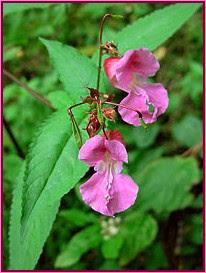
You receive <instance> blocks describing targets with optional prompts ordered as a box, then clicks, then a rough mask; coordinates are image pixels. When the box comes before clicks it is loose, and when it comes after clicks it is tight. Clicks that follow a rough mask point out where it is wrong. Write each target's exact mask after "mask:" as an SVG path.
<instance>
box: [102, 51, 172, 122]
mask: <svg viewBox="0 0 206 273" xmlns="http://www.w3.org/2000/svg"><path fill="white" fill-rule="evenodd" d="M159 67H160V66H159V63H158V61H157V60H156V58H155V57H154V55H153V54H152V53H151V52H150V51H149V50H148V49H147V48H141V49H138V50H128V51H127V52H126V53H125V54H124V55H123V57H120V58H119V57H110V58H107V59H106V60H105V62H104V68H105V72H106V74H107V77H108V78H109V80H110V82H111V84H112V85H113V86H114V87H116V88H119V89H121V90H123V91H125V92H127V93H128V95H127V97H125V98H124V99H123V100H122V101H121V103H120V105H125V106H127V107H131V108H133V109H136V110H138V111H140V112H141V113H142V115H143V119H144V121H145V122H146V123H152V122H154V121H156V119H157V117H158V116H159V115H160V114H162V113H164V112H165V111H166V109H167V107H168V94H167V90H166V89H165V88H164V87H163V85H162V84H160V83H157V84H149V83H148V82H147V78H148V77H150V76H154V75H155V73H156V72H157V70H158V69H159ZM118 110H119V113H120V115H121V116H122V119H123V120H124V121H126V122H127V123H129V124H133V125H136V126H139V125H140V124H141V123H140V120H139V115H138V114H137V113H135V112H134V111H131V110H128V109H125V108H123V107H121V106H119V109H118Z"/></svg>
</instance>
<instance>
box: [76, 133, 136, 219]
mask: <svg viewBox="0 0 206 273" xmlns="http://www.w3.org/2000/svg"><path fill="white" fill-rule="evenodd" d="M108 135H109V134H108ZM110 135H112V134H110ZM114 136H115V134H113V137H111V138H110V139H106V137H105V136H100V135H97V136H94V137H92V138H90V139H89V140H87V141H86V143H85V144H84V145H83V146H82V147H81V149H80V151H79V159H80V160H83V161H84V162H85V163H87V164H88V165H89V166H91V167H92V166H94V169H95V171H96V173H95V174H93V176H92V177H91V178H90V179H89V180H88V181H87V182H86V183H84V184H82V185H81V186H80V192H81V195H82V198H83V200H84V202H85V203H87V204H88V205H89V206H91V208H92V209H93V210H95V211H98V212H100V213H101V214H104V215H107V216H113V215H114V214H116V213H118V212H121V211H124V210H126V209H128V208H129V207H130V206H131V205H133V204H134V202H135V200H136V197H137V193H138V186H137V184H136V183H135V182H134V181H133V180H132V178H131V177H130V176H128V175H125V174H121V171H122V164H123V162H128V155H127V151H126V149H125V146H124V145H123V143H122V142H121V139H120V138H119V137H117V138H116V139H114Z"/></svg>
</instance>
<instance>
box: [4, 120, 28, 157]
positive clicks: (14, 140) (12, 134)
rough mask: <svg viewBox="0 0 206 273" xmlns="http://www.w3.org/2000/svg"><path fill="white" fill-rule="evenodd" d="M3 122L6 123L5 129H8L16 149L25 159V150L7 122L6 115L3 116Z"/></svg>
mask: <svg viewBox="0 0 206 273" xmlns="http://www.w3.org/2000/svg"><path fill="white" fill-rule="evenodd" d="M3 123H4V127H5V129H6V131H7V133H8V135H9V137H10V139H11V141H12V143H13V145H14V147H15V149H16V152H17V154H18V155H19V156H20V157H21V158H22V159H24V158H25V155H24V152H23V150H22V149H21V147H20V145H19V143H18V141H17V139H16V137H15V135H14V133H13V131H12V129H11V127H10V125H9V123H8V122H7V120H6V119H5V117H4V116H3Z"/></svg>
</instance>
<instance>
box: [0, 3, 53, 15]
mask: <svg viewBox="0 0 206 273" xmlns="http://www.w3.org/2000/svg"><path fill="white" fill-rule="evenodd" d="M49 6H51V4H46V3H27V4H23V3H18V4H12V3H4V4H3V14H4V16H5V15H8V14H11V13H15V12H21V11H24V10H28V9H34V8H38V9H44V8H47V7H49Z"/></svg>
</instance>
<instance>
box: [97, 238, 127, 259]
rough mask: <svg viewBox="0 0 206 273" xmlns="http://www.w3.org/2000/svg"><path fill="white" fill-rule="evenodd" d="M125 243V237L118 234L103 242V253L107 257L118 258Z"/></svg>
mask: <svg viewBox="0 0 206 273" xmlns="http://www.w3.org/2000/svg"><path fill="white" fill-rule="evenodd" d="M123 243H124V238H123V237H122V236H121V234H117V235H115V236H113V237H111V238H109V239H108V240H105V241H104V242H103V244H102V248H101V250H102V254H103V256H104V258H105V259H116V258H117V257H118V256H119V252H120V249H121V247H122V244H123Z"/></svg>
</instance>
